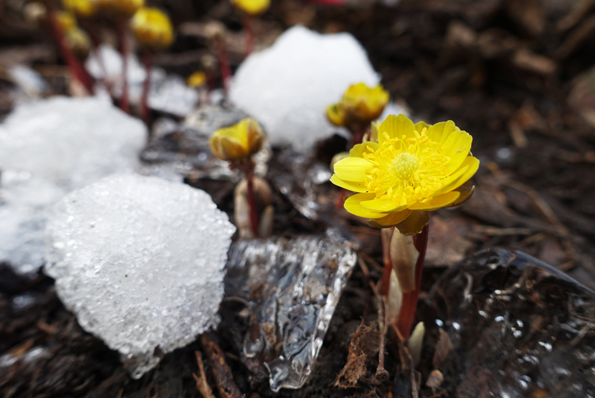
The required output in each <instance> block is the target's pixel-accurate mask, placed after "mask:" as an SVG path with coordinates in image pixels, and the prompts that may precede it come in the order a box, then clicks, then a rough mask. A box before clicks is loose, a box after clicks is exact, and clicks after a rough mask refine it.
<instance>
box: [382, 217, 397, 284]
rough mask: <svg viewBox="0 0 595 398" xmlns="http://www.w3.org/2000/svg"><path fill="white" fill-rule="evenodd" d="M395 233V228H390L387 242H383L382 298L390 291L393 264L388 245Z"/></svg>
mask: <svg viewBox="0 0 595 398" xmlns="http://www.w3.org/2000/svg"><path fill="white" fill-rule="evenodd" d="M394 233H395V227H392V230H391V233H390V237H389V238H388V242H383V243H384V244H383V245H382V260H383V261H384V268H383V270H382V279H381V280H380V283H381V284H380V294H381V295H382V296H388V291H389V289H390V275H391V272H392V270H393V263H392V261H391V259H390V244H391V241H392V240H393V234H394Z"/></svg>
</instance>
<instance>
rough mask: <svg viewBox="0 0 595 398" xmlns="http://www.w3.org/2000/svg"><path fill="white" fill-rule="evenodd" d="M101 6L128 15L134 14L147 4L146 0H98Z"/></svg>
mask: <svg viewBox="0 0 595 398" xmlns="http://www.w3.org/2000/svg"><path fill="white" fill-rule="evenodd" d="M98 1H99V7H100V8H103V9H105V10H108V11H115V12H118V13H120V14H124V15H126V16H132V15H133V14H134V13H135V12H137V11H138V10H139V9H141V8H142V7H144V6H145V0H98Z"/></svg>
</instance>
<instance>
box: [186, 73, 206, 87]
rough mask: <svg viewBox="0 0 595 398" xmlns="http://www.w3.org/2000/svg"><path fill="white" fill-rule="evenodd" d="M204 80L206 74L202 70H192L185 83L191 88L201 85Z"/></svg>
mask: <svg viewBox="0 0 595 398" xmlns="http://www.w3.org/2000/svg"><path fill="white" fill-rule="evenodd" d="M206 82H207V75H206V74H205V73H204V72H202V71H198V72H194V73H193V74H191V75H190V76H188V79H186V85H187V86H188V87H192V88H196V87H200V86H203V85H204V84H205V83H206Z"/></svg>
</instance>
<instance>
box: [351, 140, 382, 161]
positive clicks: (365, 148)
mask: <svg viewBox="0 0 595 398" xmlns="http://www.w3.org/2000/svg"><path fill="white" fill-rule="evenodd" d="M378 147H379V145H378V143H377V142H372V141H368V142H364V143H362V144H356V145H354V146H353V148H351V150H350V151H349V156H351V157H358V158H361V157H363V156H362V155H363V154H364V153H368V154H371V153H372V152H375V151H376V150H377V149H378ZM370 149H371V151H370Z"/></svg>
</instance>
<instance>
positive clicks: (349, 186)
mask: <svg viewBox="0 0 595 398" xmlns="http://www.w3.org/2000/svg"><path fill="white" fill-rule="evenodd" d="M331 182H332V183H333V184H335V185H336V186H338V187H341V188H345V189H346V190H348V191H352V192H367V190H368V189H367V188H366V186H365V185H364V184H362V183H357V182H350V181H344V180H342V179H340V178H339V177H337V175H336V174H333V176H332V177H331Z"/></svg>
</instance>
